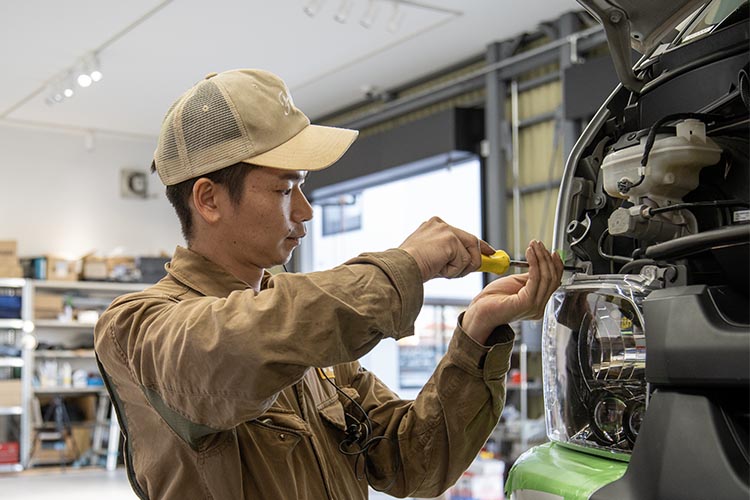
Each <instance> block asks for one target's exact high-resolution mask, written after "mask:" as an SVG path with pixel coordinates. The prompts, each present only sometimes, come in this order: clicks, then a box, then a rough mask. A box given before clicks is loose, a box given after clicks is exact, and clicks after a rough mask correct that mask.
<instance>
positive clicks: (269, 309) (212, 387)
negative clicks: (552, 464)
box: [95, 70, 562, 500]
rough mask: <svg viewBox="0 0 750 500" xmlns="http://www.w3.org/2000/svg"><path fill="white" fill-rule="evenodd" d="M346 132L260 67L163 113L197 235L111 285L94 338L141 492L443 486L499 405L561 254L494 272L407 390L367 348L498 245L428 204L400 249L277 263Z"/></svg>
mask: <svg viewBox="0 0 750 500" xmlns="http://www.w3.org/2000/svg"><path fill="white" fill-rule="evenodd" d="M356 135H357V132H356V131H353V130H347V129H340V128H333V127H323V126H317V125H311V124H310V121H309V119H308V118H307V117H306V116H305V115H304V114H303V113H302V112H301V111H300V110H299V109H298V108H297V107H296V106H295V105H294V103H293V101H292V98H291V96H290V95H289V91H288V89H287V87H286V85H285V84H284V82H283V81H282V80H281V79H279V78H278V77H277V76H275V75H273V74H271V73H268V72H266V71H261V70H233V71H227V72H224V73H221V74H215V73H214V74H210V75H208V76H207V77H206V78H205V79H204V80H202V81H200V82H199V83H197V84H196V85H195V86H194V87H193V88H191V89H190V90H188V91H187V92H186V93H185V94H183V95H182V96H181V97H180V98H179V99H178V100H177V101H176V102H175V104H173V106H172V107H171V108H170V110H169V112H168V113H167V116H166V117H165V119H164V122H163V125H162V130H161V134H160V136H159V142H158V146H157V150H156V152H155V156H154V164H153V165H152V169H155V171H156V172H157V173H158V174H159V177H160V178H161V180H162V181H163V183H164V184H165V185H166V186H167V187H166V192H167V197H168V198H169V200H170V202H171V203H172V205H173V206H174V208H175V210H176V212H177V215H178V218H179V219H180V222H181V226H182V231H183V235H184V237H185V240H186V241H187V248H183V247H179V246H178V247H177V249H176V250H175V253H174V256H173V258H172V260H171V263H169V264H168V265H167V273H168V274H167V276H166V277H165V278H164V279H162V280H161V281H160V282H159V283H157V284H155V285H153V286H151V287H150V288H147V289H146V290H144V291H142V292H137V293H133V294H129V295H125V296H122V297H120V298H118V299H117V300H115V301H114V302H113V303H112V305H111V306H110V307H109V309H108V310H107V311H106V312H105V313H104V314H103V315H102V317H101V319H100V320H99V322H98V324H97V325H96V331H95V340H96V354H97V359H98V361H99V367H100V370H101V371H102V374H103V375H104V378H105V383H106V385H107V388H108V390H109V392H110V394H111V396H112V401H113V402H114V404H115V408H116V410H117V414H118V418H119V422H120V425H121V428H122V431H123V435H124V437H125V445H124V447H123V448H124V451H125V462H126V466H127V471H128V477H129V479H130V482H131V486H132V487H133V489H134V491H135V492H136V493H137V494H138V496H139V497H140V498H144V499H145V498H149V499H180V500H182V499H185V498H212V499H239V498H246V499H274V500H278V499H314V500H319V499H324V498H330V499H341V500H353V499H363V498H367V496H368V483H369V484H370V485H372V487H373V488H375V489H379V490H385V491H386V492H387V493H388V494H390V495H394V496H408V495H411V496H427V497H434V496H437V495H439V494H440V493H441V492H443V491H444V490H446V489H447V488H448V487H450V486H451V485H452V484H453V483H455V481H456V480H457V479H458V478H459V477H460V475H461V474H462V472H463V471H464V470H465V469H466V468H467V467H468V466H469V465H470V464H471V462H472V461H473V460H474V458H475V457H476V455H477V453H478V452H479V450H480V449H481V447H482V446H483V444H484V443H485V440H486V439H487V437H488V436H489V434H490V432H491V431H492V430H493V428H494V427H495V425H496V424H497V421H498V419H499V417H500V414H501V411H502V408H503V403H504V398H505V382H504V378H505V374H506V372H507V371H508V366H509V360H510V353H511V349H512V346H513V340H514V333H513V331H512V330H511V328H510V327H509V326H508V323H510V322H512V321H515V320H520V319H524V318H539V317H541V315H542V312H543V308H544V306H545V304H546V302H547V299H548V298H549V297H550V295H551V293H552V292H553V290H555V289H556V288H557V286H558V285H559V283H560V279H561V274H562V262H561V261H560V258H559V257H558V256H557V255H552V254H551V253H550V252H549V251H547V250H546V249H545V247H544V245H543V244H542V243H540V242H537V241H533V242H531V244H530V245H529V248H528V249H527V250H526V258H527V260H528V261H529V263H530V267H529V271H528V273H527V274H523V275H514V276H508V277H505V278H502V279H499V280H496V281H494V282H493V283H491V284H490V285H488V286H487V287H486V288H485V289H484V290H482V292H481V293H480V294H479V295H478V296H477V297H476V298H475V299H474V300H473V301H472V303H471V305H470V306H469V307H468V308H467V310H466V311H465V312H464V313H463V314H462V315H461V317H460V318H459V322H458V325H457V326H456V329H455V332H454V334H453V337H452V339H451V341H450V346H449V348H448V351H447V353H446V354H445V356H444V357H443V359H442V360H441V361H440V363H439V365H438V366H437V368H436V369H435V372H434V373H433V375H432V377H431V379H430V380H429V381H428V382H427V384H426V385H425V387H424V389H423V390H422V391H421V393H420V394H419V396H418V397H417V398H416V400H414V401H411V400H408V401H407V400H402V399H399V398H398V396H397V395H396V394H394V393H393V392H392V391H391V390H390V389H388V388H387V387H386V386H385V385H384V384H383V383H382V382H380V381H379V380H378V378H377V377H376V376H375V375H374V374H373V373H371V372H369V371H367V370H365V369H364V368H362V367H361V366H360V365H359V363H358V362H357V359H358V358H360V357H361V356H363V355H364V354H366V353H367V352H369V351H370V350H371V349H372V348H373V347H375V345H377V343H378V342H379V341H380V340H382V339H384V338H386V337H393V338H396V339H399V338H403V337H405V336H407V335H411V334H413V332H414V321H415V319H416V317H417V314H418V312H419V310H420V307H421V305H422V302H423V283H424V282H426V281H427V280H430V279H433V278H437V277H445V278H456V277H460V276H464V275H466V274H467V273H469V272H472V271H474V270H476V269H477V268H478V267H479V265H480V259H481V254H487V255H488V254H491V253H492V252H493V251H494V250H493V249H492V248H491V247H490V245H488V244H487V243H485V242H483V241H481V240H480V239H478V238H476V237H475V236H472V235H471V234H469V233H466V232H464V231H461V230H459V229H457V228H454V227H451V226H450V225H448V224H446V223H444V222H443V221H441V220H439V219H437V218H433V219H431V220H429V221H427V222H425V223H424V224H422V225H421V226H420V227H419V228H418V229H417V230H416V231H415V232H414V233H413V234H411V235H410V236H409V237H408V238H407V239H406V240H405V241H404V242H403V243H402V244H401V246H400V247H399V248H395V249H390V250H386V251H384V252H376V253H365V254H362V255H360V256H358V257H355V258H353V259H352V260H350V261H348V262H346V263H345V264H343V265H341V266H339V267H336V268H334V269H331V270H329V271H324V272H315V273H309V274H297V273H280V274H277V275H275V276H271V275H270V274H269V273H268V272H267V271H266V269H268V268H271V267H272V266H276V265H280V264H284V263H286V262H287V261H288V260H289V258H290V256H291V254H292V252H293V250H294V249H295V248H296V247H297V246H298V244H299V242H300V239H301V238H303V237H304V236H305V222H307V221H309V220H310V219H311V217H312V215H313V212H312V208H311V206H310V204H309V203H308V201H307V199H306V198H305V195H304V194H303V193H302V190H301V188H302V185H303V183H304V181H305V178H306V175H307V172H308V171H313V170H319V169H322V168H325V167H327V166H329V165H331V164H332V163H334V162H335V161H336V160H337V159H338V158H340V156H341V155H342V154H343V153H344V152H345V151H346V150H347V149H348V148H349V146H350V145H351V143H352V142H353V141H354V139H355V138H356Z"/></svg>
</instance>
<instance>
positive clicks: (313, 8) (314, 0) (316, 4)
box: [302, 0, 325, 17]
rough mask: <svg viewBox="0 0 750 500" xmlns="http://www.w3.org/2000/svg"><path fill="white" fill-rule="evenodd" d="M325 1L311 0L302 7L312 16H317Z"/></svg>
mask: <svg viewBox="0 0 750 500" xmlns="http://www.w3.org/2000/svg"><path fill="white" fill-rule="evenodd" d="M324 1H325V0H309V1H308V2H307V3H306V4H305V6H304V7H303V8H302V11H303V12H304V13H305V14H307V15H308V16H310V17H315V15H316V14H317V13H318V11H320V8H321V7H322V6H323V2H324Z"/></svg>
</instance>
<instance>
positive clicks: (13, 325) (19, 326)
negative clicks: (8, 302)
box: [0, 318, 26, 330]
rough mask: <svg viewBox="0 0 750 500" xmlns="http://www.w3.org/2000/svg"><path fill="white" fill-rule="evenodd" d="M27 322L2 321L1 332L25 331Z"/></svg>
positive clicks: (0, 323) (19, 320) (0, 322)
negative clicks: (24, 326)
mask: <svg viewBox="0 0 750 500" xmlns="http://www.w3.org/2000/svg"><path fill="white" fill-rule="evenodd" d="M25 324H26V322H25V321H24V320H22V319H5V318H3V319H0V330H23V325H25Z"/></svg>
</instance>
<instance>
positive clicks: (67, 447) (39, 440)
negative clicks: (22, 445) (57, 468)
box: [29, 430, 78, 466]
mask: <svg viewBox="0 0 750 500" xmlns="http://www.w3.org/2000/svg"><path fill="white" fill-rule="evenodd" d="M77 456H78V450H77V449H76V445H75V443H74V442H73V438H72V435H71V434H66V433H65V432H57V431H47V430H38V431H36V435H35V437H34V444H33V446H32V448H31V457H30V460H29V462H30V463H31V465H32V466H33V465H51V464H68V463H70V462H72V461H73V460H75V459H76V457H77Z"/></svg>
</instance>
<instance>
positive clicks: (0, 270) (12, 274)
mask: <svg viewBox="0 0 750 500" xmlns="http://www.w3.org/2000/svg"><path fill="white" fill-rule="evenodd" d="M0 278H23V269H22V268H21V266H20V265H19V264H17V263H16V264H12V265H6V264H0Z"/></svg>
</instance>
